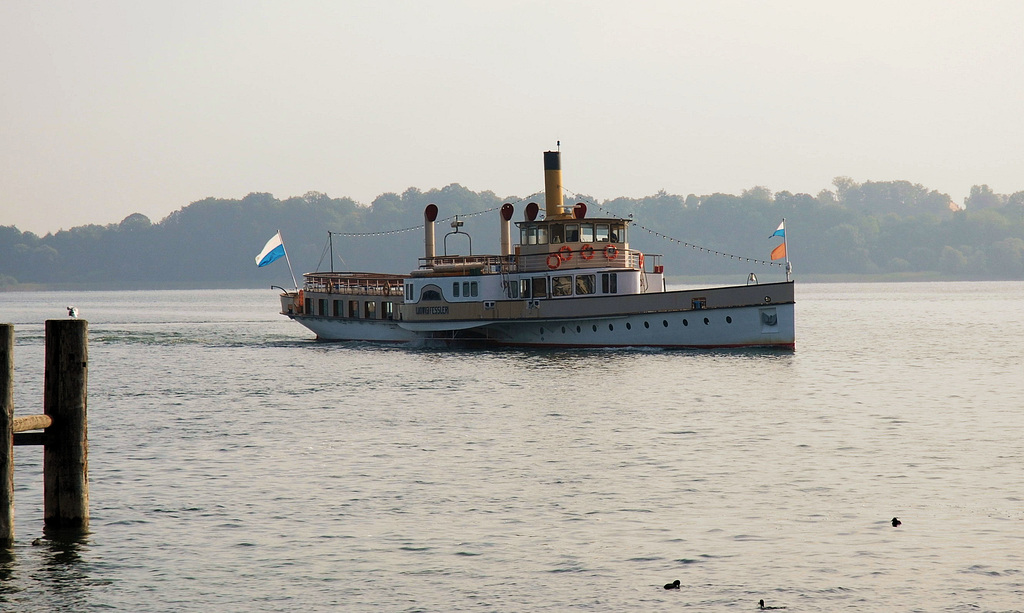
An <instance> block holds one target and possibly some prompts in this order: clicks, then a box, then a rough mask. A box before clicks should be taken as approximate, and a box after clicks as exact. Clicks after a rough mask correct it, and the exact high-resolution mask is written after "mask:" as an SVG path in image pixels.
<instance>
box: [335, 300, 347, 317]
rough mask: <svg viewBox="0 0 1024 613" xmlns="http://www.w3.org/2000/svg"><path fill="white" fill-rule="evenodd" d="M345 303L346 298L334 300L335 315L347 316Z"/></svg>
mask: <svg viewBox="0 0 1024 613" xmlns="http://www.w3.org/2000/svg"><path fill="white" fill-rule="evenodd" d="M344 303H345V301H344V300H335V301H334V313H333V315H334V316H335V317H344V316H345V306H344Z"/></svg>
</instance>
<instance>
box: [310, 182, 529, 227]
mask: <svg viewBox="0 0 1024 613" xmlns="http://www.w3.org/2000/svg"><path fill="white" fill-rule="evenodd" d="M542 193H543V192H534V193H532V194H530V195H529V196H527V197H525V198H520V199H519V200H516V201H515V202H514V203H512V205H513V206H515V205H516V204H520V203H522V202H526V201H527V200H529V199H530V198H533V197H534V196H537V195H539V194H542ZM500 208H501V207H500V206H495V207H491V208H489V209H484V210H483V211H476V212H474V213H465V214H462V213H460V214H458V215H450V216H448V217H445V218H444V219H438V220H437V221H436V222H435V223H444V222H446V221H451V220H453V219H455V218H456V217H460V218H462V219H465V218H467V217H476V216H477V215H483V214H484V213H491V212H493V211H497V210H498V209H500ZM421 228H423V224H419V225H417V226H411V227H409V228H400V229H397V230H379V231H377V232H334V231H331V230H328V232H330V233H331V234H333V235H335V236H346V237H349V238H352V237H363V236H386V235H389V234H401V233H403V232H412V231H414V230H419V229H421Z"/></svg>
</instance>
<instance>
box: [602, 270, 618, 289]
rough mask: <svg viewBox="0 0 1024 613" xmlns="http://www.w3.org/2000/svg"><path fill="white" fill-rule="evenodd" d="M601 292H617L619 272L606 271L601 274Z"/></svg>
mask: <svg viewBox="0 0 1024 613" xmlns="http://www.w3.org/2000/svg"><path fill="white" fill-rule="evenodd" d="M601 293H602V294H618V293H619V273H617V272H606V273H602V274H601Z"/></svg>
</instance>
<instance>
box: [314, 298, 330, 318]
mask: <svg viewBox="0 0 1024 613" xmlns="http://www.w3.org/2000/svg"><path fill="white" fill-rule="evenodd" d="M316 302H317V305H316V306H317V308H318V309H319V310H318V311H317V313H319V314H320V315H323V316H325V317H326V316H327V315H329V313H328V312H327V299H326V298H320V299H318V300H317V301H316Z"/></svg>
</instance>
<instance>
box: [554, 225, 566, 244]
mask: <svg viewBox="0 0 1024 613" xmlns="http://www.w3.org/2000/svg"><path fill="white" fill-rule="evenodd" d="M564 242H565V226H563V225H562V224H560V223H553V224H551V243H552V244H557V243H564Z"/></svg>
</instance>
